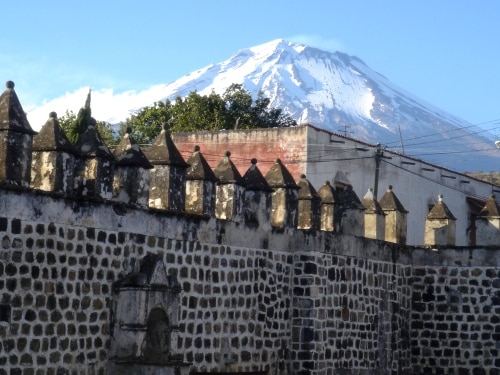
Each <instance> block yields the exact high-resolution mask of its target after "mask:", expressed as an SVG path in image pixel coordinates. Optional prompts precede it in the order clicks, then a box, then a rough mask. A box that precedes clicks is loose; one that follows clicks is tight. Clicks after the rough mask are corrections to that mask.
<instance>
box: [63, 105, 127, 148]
mask: <svg viewBox="0 0 500 375" xmlns="http://www.w3.org/2000/svg"><path fill="white" fill-rule="evenodd" d="M77 118H78V116H77V115H76V114H75V113H74V112H73V111H68V110H66V112H65V113H64V115H62V116H61V117H59V118H58V121H59V126H60V127H61V128H62V130H63V131H64V133H65V134H66V136H67V137H68V139H69V140H70V141H71V142H72V143H73V144H74V143H76V141H77V140H78V138H79V134H82V133H83V132H82V133H79V132H77V131H76V128H77V126H78V124H79V123H78V121H77ZM96 127H97V131H98V132H99V135H100V136H101V138H102V140H103V141H104V142H105V143H106V144H107V145H109V146H112V145H116V144H118V141H119V140H118V139H117V137H116V136H115V134H114V132H113V126H112V125H111V124H110V123H109V122H105V121H97V123H96ZM83 131H85V129H84V130H83ZM70 134H72V135H75V134H78V137H77V138H76V139H74V138H73V140H72V138H70V137H71V136H70Z"/></svg>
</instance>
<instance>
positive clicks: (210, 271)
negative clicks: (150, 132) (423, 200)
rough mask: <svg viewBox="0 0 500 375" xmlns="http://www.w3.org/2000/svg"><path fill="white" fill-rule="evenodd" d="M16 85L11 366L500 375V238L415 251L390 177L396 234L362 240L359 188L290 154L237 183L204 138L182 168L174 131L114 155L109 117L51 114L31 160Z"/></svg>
mask: <svg viewBox="0 0 500 375" xmlns="http://www.w3.org/2000/svg"><path fill="white" fill-rule="evenodd" d="M13 88H14V85H13V83H12V82H8V84H7V90H6V91H5V92H4V93H3V94H2V95H1V96H0V131H1V132H2V134H3V135H4V136H5V137H6V139H7V138H8V139H9V142H4V143H3V144H2V147H3V148H5V150H1V151H2V152H4V153H5V154H7V155H17V156H16V158H17V159H16V160H14V162H13V161H12V160H11V159H9V158H4V159H2V158H0V159H2V160H4V163H3V164H1V165H0V169H2V173H0V238H1V246H2V248H1V249H0V276H1V278H0V375H3V374H9V375H14V374H21V375H30V374H37V375H38V374H40V375H41V374H54V375H62V374H71V375H73V374H78V375H79V374H82V375H95V374H102V375H104V374H116V373H120V374H122V375H137V374H141V375H159V374H162V375H187V374H188V373H189V372H192V373H206V372H224V373H235V372H252V373H256V372H258V373H262V374H264V373H267V374H301V375H302V374H303V375H305V374H314V375H316V374H318V375H320V374H321V375H323V374H325V375H326V374H333V373H339V374H388V373H391V374H403V373H414V374H441V373H459V374H468V373H471V374H498V365H499V363H497V362H498V361H497V360H496V358H495V356H496V355H497V352H496V350H497V348H498V346H499V345H500V344H499V336H498V335H499V332H500V324H499V323H498V322H497V320H498V318H497V316H498V313H499V312H500V311H498V307H497V306H498V305H499V298H500V297H499V295H500V283H499V282H498V280H500V277H499V274H498V270H497V269H498V257H499V256H498V243H497V242H495V241H496V238H497V236H498V233H493V235H491V236H488V238H489V240H492V243H486V244H485V245H484V246H488V247H486V248H472V247H471V248H445V247H443V246H441V245H442V244H441V245H440V244H437V243H434V244H430V246H432V247H433V248H434V249H430V248H429V249H425V250H424V249H419V248H413V247H407V246H404V243H405V238H406V216H405V215H406V211H405V209H404V207H403V206H402V204H401V202H399V200H398V199H397V197H396V196H395V194H394V193H393V192H392V188H389V189H388V191H387V192H386V194H385V195H384V196H383V197H382V199H381V202H380V210H381V211H382V212H383V215H387V212H394V211H395V212H396V214H395V215H393V216H394V220H392V221H391V220H389V221H386V222H385V230H386V233H387V230H388V225H392V228H389V229H391V230H392V231H393V232H394V233H397V234H396V237H397V238H392V239H391V240H390V241H391V242H392V243H389V242H384V241H375V240H371V239H367V238H363V237H361V236H362V235H363V233H364V230H363V227H364V225H365V221H364V211H365V209H366V208H365V207H364V206H363V203H362V202H361V201H360V200H359V198H358V197H357V196H356V194H355V193H354V190H353V189H352V186H349V185H347V186H345V185H342V184H341V185H338V186H336V187H335V189H333V186H330V185H329V184H325V186H323V187H322V188H321V189H320V192H322V193H321V194H318V193H317V192H316V191H315V189H314V188H313V187H312V185H311V184H310V183H309V182H308V181H307V180H306V179H305V177H304V176H301V179H300V181H299V182H298V184H297V183H296V182H295V180H294V179H293V177H292V175H291V174H290V171H288V170H287V168H286V167H285V165H284V164H283V163H282V162H281V161H280V160H279V159H277V160H275V162H274V164H273V165H272V167H271V168H270V169H269V171H268V173H267V174H266V176H265V177H264V176H263V175H262V174H261V172H260V171H259V169H258V168H257V165H256V164H257V161H256V160H255V159H253V160H252V161H251V166H250V168H249V169H248V170H247V172H246V173H245V175H244V176H241V175H240V173H239V172H238V171H237V169H236V167H235V166H234V164H233V163H232V162H231V160H230V159H229V157H230V153H226V157H225V158H224V162H223V163H221V164H219V166H217V167H216V168H215V170H212V169H211V167H210V165H209V164H208V163H207V161H206V160H205V159H204V158H203V156H202V154H201V153H200V148H199V147H197V148H196V149H195V152H194V153H193V155H192V156H191V158H190V159H189V160H188V163H187V164H186V163H185V162H184V161H183V160H182V157H181V156H180V154H179V152H178V150H177V149H176V148H175V145H174V144H173V142H172V140H171V138H170V136H169V135H168V132H167V131H166V130H165V129H164V130H163V131H162V132H161V133H160V135H159V137H158V139H157V140H156V141H155V142H154V143H153V145H152V146H151V148H150V149H149V150H148V153H147V154H148V156H146V155H145V154H144V153H142V151H141V149H140V147H139V146H138V145H137V144H136V143H135V141H133V139H132V137H131V136H130V134H129V133H127V134H126V135H125V136H124V138H123V139H122V141H121V142H120V145H119V146H118V147H117V148H116V149H115V150H113V152H111V151H110V150H109V149H108V148H107V146H106V145H105V144H104V142H103V141H102V139H100V136H99V134H98V132H97V131H96V128H95V121H94V122H92V121H91V123H89V126H88V128H87V129H86V131H85V132H84V134H82V137H81V139H80V140H79V141H78V142H77V144H76V145H74V146H73V145H70V144H69V141H68V140H67V139H66V138H65V136H64V135H63V133H62V131H61V129H60V127H59V125H58V122H57V116H56V115H55V114H54V113H52V114H51V117H50V119H49V120H48V121H47V123H46V125H45V126H44V127H43V128H42V130H41V131H40V133H39V134H38V135H37V137H36V139H35V140H34V141H33V155H35V157H32V156H33V155H32V152H31V151H32V149H31V142H30V139H31V137H32V136H33V131H32V130H31V128H30V126H29V123H28V122H27V120H26V118H25V115H24V111H23V110H22V108H21V106H20V104H19V101H18V99H17V96H16V95H15V92H14V90H13ZM14 115H15V116H14ZM23 134H24V135H23ZM10 151H12V153H11V152H10ZM37 153H47V154H46V155H45V156H47V157H45V156H44V157H43V158H39V157H38V156H40V154H37ZM49 156H51V157H49ZM52 156H54V157H52ZM148 158H149V159H148ZM61 160H62V161H66V162H61V163H60V162H59V161H61ZM70 160H71V162H69V161H70ZM149 160H151V163H150V161H149ZM0 161H1V160H0ZM40 161H42V163H41V164H40ZM48 161H51V162H48ZM73 162H74V163H73ZM74 165H76V166H77V167H74V168H71V167H70V166H74ZM30 166H31V175H30V173H29V172H30V168H29V167H30ZM52 172H54V173H52ZM151 175H152V176H154V178H153V179H152V180H153V182H154V184H153V185H151V178H150V176H151ZM138 176H141V177H139V178H138ZM47 179H48V180H50V181H51V183H46V182H47V181H46V180H47ZM299 185H300V186H301V187H300V186H299ZM191 188H193V189H191ZM45 189H48V190H45ZM304 189H309V190H308V191H305V190H304ZM191 190H193V191H191ZM325 190H327V191H329V194H324V191H325ZM149 191H156V193H158V194H156V193H155V195H154V197H153V199H152V200H153V202H151V198H152V197H148V195H149ZM299 191H300V192H299ZM173 200H175V202H174V201H173ZM319 200H321V202H320V201H319ZM488 202H489V203H488V204H487V205H486V206H485V209H483V211H484V210H486V208H487V210H486V211H487V212H486V211H485V212H484V213H485V215H484V217H488V218H489V219H490V220H497V219H498V217H499V214H498V212H499V209H498V205H497V203H496V202H495V200H494V197H493V196H492V197H491V198H490V200H489V201H488ZM152 203H153V204H152ZM184 203H185V205H184ZM318 204H322V205H325V206H328V209H326V210H325V209H321V210H320V209H318V208H319V207H318ZM372 206H373V205H370V207H372ZM443 207H444V206H443ZM183 208H184V209H183ZM299 210H300V212H298V211H299ZM304 210H307V212H305V211H304ZM380 210H379V211H380ZM445 211H446V210H445ZM483 211H481V212H483ZM318 212H320V214H318ZM374 212H375V211H374ZM377 212H378V211H377ZM318 215H329V217H318ZM434 216H436V215H434ZM223 219H224V220H223ZM327 219H328V220H327ZM430 219H438V220H441V216H439V215H438V216H437V217H429V216H428V217H427V221H428V220H430ZM320 223H321V224H325V223H329V224H330V225H328V226H322V228H323V229H324V230H317V229H315V228H318V227H319V225H320ZM299 228H302V229H299ZM376 237H377V238H379V237H378V234H376ZM384 238H385V239H386V240H387V239H388V238H387V236H386V237H384ZM448 246H449V244H448ZM438 356H440V357H439V358H437V357H438Z"/></svg>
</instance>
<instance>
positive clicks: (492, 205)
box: [479, 194, 500, 217]
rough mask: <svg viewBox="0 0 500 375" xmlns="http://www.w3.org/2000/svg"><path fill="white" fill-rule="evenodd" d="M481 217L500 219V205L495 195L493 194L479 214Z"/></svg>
mask: <svg viewBox="0 0 500 375" xmlns="http://www.w3.org/2000/svg"><path fill="white" fill-rule="evenodd" d="M479 216H481V217H500V205H499V204H498V203H497V201H496V200H495V195H494V194H491V195H490V198H489V199H488V200H487V201H486V204H485V205H484V207H483V208H482V209H481V211H480V212H479Z"/></svg>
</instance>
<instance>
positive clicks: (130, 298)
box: [108, 254, 189, 375]
mask: <svg viewBox="0 0 500 375" xmlns="http://www.w3.org/2000/svg"><path fill="white" fill-rule="evenodd" d="M138 268H139V269H138V270H136V271H134V272H131V273H129V274H128V275H126V276H125V277H124V278H123V279H121V280H119V281H118V282H116V283H115V285H114V287H113V312H112V318H113V320H112V327H113V332H112V337H111V347H110V361H109V366H108V370H109V371H110V373H113V374H114V373H121V374H122V375H135V374H137V375H138V374H141V375H153V374H160V373H161V374H167V375H168V374H176V375H179V374H183V373H186V374H187V371H188V369H189V364H187V363H184V362H182V357H183V355H182V353H177V352H176V351H175V350H176V348H177V337H178V331H179V327H178V325H177V324H178V323H177V322H178V314H179V297H180V292H181V289H180V287H179V284H178V282H177V280H176V279H175V278H174V277H171V276H169V275H168V274H167V271H166V268H165V265H164V263H163V259H162V258H161V256H159V255H155V254H148V255H146V256H145V257H144V258H143V260H142V261H141V262H140V265H139V267H138Z"/></svg>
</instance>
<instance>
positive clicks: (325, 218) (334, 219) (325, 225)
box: [318, 181, 341, 232]
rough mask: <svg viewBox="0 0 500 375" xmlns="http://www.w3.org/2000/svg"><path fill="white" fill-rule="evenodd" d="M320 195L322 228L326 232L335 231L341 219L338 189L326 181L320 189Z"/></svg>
mask: <svg viewBox="0 0 500 375" xmlns="http://www.w3.org/2000/svg"><path fill="white" fill-rule="evenodd" d="M318 195H319V197H320V198H321V213H320V215H321V219H320V221H321V224H320V229H321V230H322V231H325V232H335V231H336V230H337V228H336V225H337V224H338V223H339V222H340V219H341V218H340V216H339V212H338V208H339V197H338V196H337V191H336V190H335V188H334V187H333V186H332V185H331V184H330V181H325V183H324V184H323V186H321V188H320V189H319V190H318Z"/></svg>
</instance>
